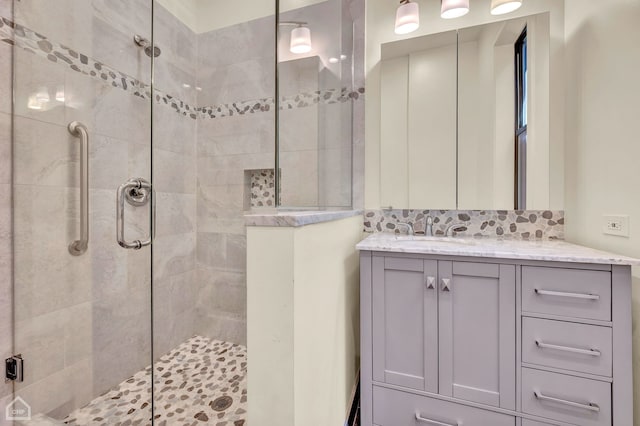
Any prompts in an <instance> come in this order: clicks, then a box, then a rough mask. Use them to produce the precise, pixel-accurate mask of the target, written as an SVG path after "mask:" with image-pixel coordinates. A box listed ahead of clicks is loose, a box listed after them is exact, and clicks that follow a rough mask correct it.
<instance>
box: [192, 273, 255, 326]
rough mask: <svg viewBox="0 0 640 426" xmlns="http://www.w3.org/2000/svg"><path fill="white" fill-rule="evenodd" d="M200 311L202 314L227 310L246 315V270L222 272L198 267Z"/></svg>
mask: <svg viewBox="0 0 640 426" xmlns="http://www.w3.org/2000/svg"><path fill="white" fill-rule="evenodd" d="M198 285H199V287H200V291H199V295H198V311H199V312H200V313H201V314H202V315H206V314H207V313H212V312H227V313H231V314H234V315H246V311H247V288H246V277H245V273H244V272H222V271H218V270H212V269H208V268H206V267H203V266H199V267H198Z"/></svg>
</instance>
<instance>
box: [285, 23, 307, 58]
mask: <svg viewBox="0 0 640 426" xmlns="http://www.w3.org/2000/svg"><path fill="white" fill-rule="evenodd" d="M289 50H290V51H291V53H309V52H311V30H310V29H309V28H307V27H296V28H294V29H293V30H292V31H291V45H290V47H289Z"/></svg>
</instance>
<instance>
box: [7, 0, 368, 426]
mask: <svg viewBox="0 0 640 426" xmlns="http://www.w3.org/2000/svg"><path fill="white" fill-rule="evenodd" d="M227 3H229V4H232V6H233V8H231V7H230V5H229V4H227ZM362 4H363V2H361V1H356V0H354V1H352V0H325V1H321V0H304V1H291V2H287V1H285V0H281V1H280V4H276V2H275V1H272V2H267V1H263V0H252V1H248V2H243V5H242V6H240V7H237V6H238V5H237V4H236V2H216V1H213V0H211V1H187V2H184V1H178V0H156V1H151V0H124V1H117V2H114V1H108V0H91V1H86V0H71V1H64V2H52V1H44V0H14V1H8V0H2V1H1V2H0V143H1V144H2V145H1V146H0V179H1V181H0V191H1V194H0V195H1V196H2V197H1V202H2V203H3V204H0V214H2V216H1V217H0V237H1V238H2V243H3V246H2V248H1V250H3V251H2V261H0V275H1V277H0V280H2V281H0V312H1V313H2V315H4V316H3V317H2V318H0V322H2V324H7V325H6V326H3V327H4V328H0V352H1V354H2V355H4V358H6V359H8V360H10V361H9V362H13V361H12V360H14V361H16V360H20V359H22V360H23V361H24V375H23V380H22V381H20V380H15V381H12V382H9V383H8V384H7V385H5V386H4V387H2V388H1V389H0V402H2V407H5V406H6V407H8V409H7V410H8V411H7V413H8V414H6V416H5V413H3V414H2V419H0V425H4V424H5V423H4V422H7V421H8V420H5V417H7V418H13V419H14V420H19V421H21V422H23V423H24V424H29V423H30V422H33V424H61V423H66V424H77V425H88V424H91V425H94V424H109V425H112V424H123V425H125V424H129V425H136V424H140V425H146V424H152V423H153V424H166V425H173V424H196V423H200V424H216V425H234V426H238V425H242V424H245V422H246V421H247V418H248V417H247V416H248V414H247V411H248V410H250V402H249V401H250V400H251V395H247V393H246V377H247V372H248V371H249V374H250V362H251V355H250V354H247V348H246V260H245V257H246V237H245V225H244V214H245V212H246V211H249V210H255V209H260V208H267V209H269V208H270V209H274V208H281V207H282V206H285V207H287V208H294V209H299V208H304V209H309V208H313V209H323V208H348V207H351V205H352V178H351V175H352V149H353V144H352V140H353V138H352V132H353V129H352V111H353V108H354V102H355V100H357V99H358V97H359V96H360V94H361V93H362V90H358V88H357V87H356V86H354V83H353V81H354V79H353V72H354V62H353V53H354V50H353V41H354V34H353V21H354V16H356V14H361V13H362V9H363V7H362ZM276 11H278V13H276ZM279 21H288V22H304V23H305V26H304V28H307V29H309V32H310V33H311V34H312V37H313V39H312V41H313V45H312V49H311V50H310V51H309V52H306V53H293V52H292V51H291V49H290V46H291V40H290V38H289V37H290V35H291V34H290V32H289V31H282V32H280V31H278V22H279ZM296 28H298V27H296ZM276 76H277V77H278V80H276ZM11 93H13V95H12V96H11V95H10V94H11ZM276 147H277V148H276ZM276 165H277V166H276ZM5 252H6V256H5ZM18 355H19V357H18ZM13 357H16V358H13ZM16 362H17V361H16ZM16 365H17V364H16ZM27 408H28V418H27V413H26V411H27ZM23 415H24V417H20V416H23ZM36 422H39V423H36ZM21 424H22V423H21Z"/></svg>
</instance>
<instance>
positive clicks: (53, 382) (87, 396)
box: [16, 359, 93, 420]
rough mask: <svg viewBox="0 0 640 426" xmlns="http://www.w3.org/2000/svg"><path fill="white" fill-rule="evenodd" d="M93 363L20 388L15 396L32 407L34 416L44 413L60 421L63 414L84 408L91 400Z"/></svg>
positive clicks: (62, 370) (77, 365) (62, 369)
mask: <svg viewBox="0 0 640 426" xmlns="http://www.w3.org/2000/svg"><path fill="white" fill-rule="evenodd" d="M92 382H93V380H92V362H91V360H90V359H84V360H82V361H80V362H78V363H76V364H74V365H72V366H69V367H67V368H61V369H59V370H58V371H56V372H55V373H54V374H51V375H49V376H47V377H46V378H45V379H43V380H41V381H39V382H37V383H34V384H32V385H29V386H26V387H21V388H20V389H18V390H17V391H16V395H17V396H20V397H21V398H23V399H24V400H25V401H26V402H27V403H28V404H29V405H30V406H31V412H32V415H34V416H35V415H36V414H45V415H51V416H56V417H57V418H58V419H59V420H61V419H62V418H63V416H64V414H61V413H65V412H68V411H71V410H73V409H74V408H77V407H81V406H83V405H85V404H86V403H87V402H89V401H90V400H91V397H92V391H91V389H92Z"/></svg>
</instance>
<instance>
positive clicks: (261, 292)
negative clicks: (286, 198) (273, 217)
mask: <svg viewBox="0 0 640 426" xmlns="http://www.w3.org/2000/svg"><path fill="white" fill-rule="evenodd" d="M361 238H362V216H354V217H351V218H348V219H343V220H339V221H333V222H326V223H320V224H315V225H309V226H304V227H301V228H289V227H253V226H252V227H248V229H247V289H248V292H247V310H248V312H247V313H248V317H247V319H248V335H247V338H248V351H249V354H250V355H249V364H248V368H249V371H248V395H247V396H248V404H249V409H248V413H249V422H250V423H251V424H252V425H254V426H271V425H279V426H294V425H295V426H327V425H341V424H343V423H344V421H345V419H346V416H347V408H348V402H349V401H348V400H349V397H350V395H351V391H352V388H353V386H354V383H355V377H356V372H357V369H358V366H359V346H358V345H359V343H358V342H359V339H360V335H359V285H358V283H359V261H358V253H357V252H356V250H355V245H356V244H357V242H358V241H359V240H360V239H361Z"/></svg>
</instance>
